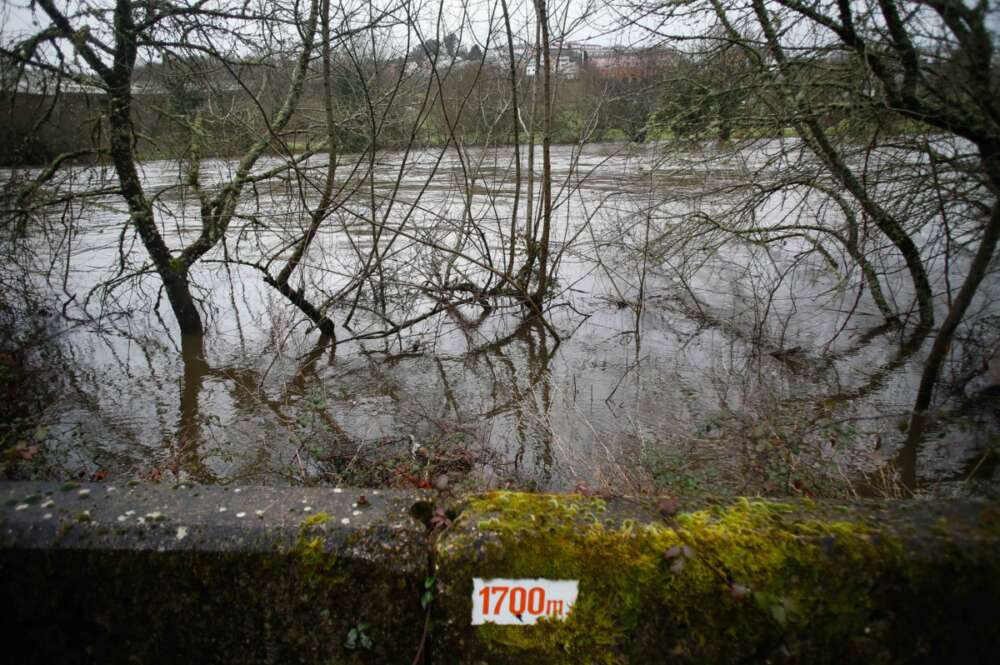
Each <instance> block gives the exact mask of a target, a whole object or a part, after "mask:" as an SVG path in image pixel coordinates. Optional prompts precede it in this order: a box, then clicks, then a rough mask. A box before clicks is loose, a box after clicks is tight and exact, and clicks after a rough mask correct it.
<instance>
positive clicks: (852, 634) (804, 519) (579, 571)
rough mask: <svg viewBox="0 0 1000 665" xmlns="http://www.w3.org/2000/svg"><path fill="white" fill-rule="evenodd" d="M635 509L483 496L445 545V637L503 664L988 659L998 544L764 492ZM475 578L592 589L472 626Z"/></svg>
mask: <svg viewBox="0 0 1000 665" xmlns="http://www.w3.org/2000/svg"><path fill="white" fill-rule="evenodd" d="M629 512H637V511H630V510H629V509H628V508H627V507H626V509H625V510H622V508H621V506H612V505H610V504H609V503H607V502H605V501H603V500H601V499H596V498H592V497H578V496H552V495H528V494H510V493H494V494H489V495H484V496H481V497H478V498H473V499H471V500H470V501H469V503H468V507H467V509H466V511H465V513H464V514H463V517H462V519H461V521H460V523H459V524H458V525H456V528H455V529H454V531H453V532H452V533H450V534H449V535H448V536H447V537H446V538H445V539H443V540H442V541H441V544H440V546H439V552H438V562H439V564H438V565H439V576H440V578H441V579H442V581H443V584H444V587H445V588H446V589H447V590H448V591H447V594H448V598H447V599H446V601H445V603H444V604H445V605H446V611H447V613H448V617H449V619H450V622H449V621H444V622H442V636H441V638H442V642H443V643H444V644H461V645H463V646H462V649H464V652H465V653H466V654H468V653H474V652H475V653H478V654H479V657H483V658H485V659H486V660H487V661H488V662H490V663H494V662H500V663H502V662H515V661H516V662H518V663H602V664H608V663H626V662H635V663H644V662H674V661H676V662H705V663H720V662H743V661H747V662H764V661H772V662H781V661H791V662H843V661H844V659H845V658H847V659H861V660H865V661H870V662H902V661H903V660H913V659H915V660H921V659H922V658H925V657H927V658H929V657H930V655H932V654H934V653H937V652H941V651H942V650H943V651H944V652H948V653H961V652H963V651H968V652H969V653H968V654H967V655H970V656H972V657H973V659H975V656H976V653H977V652H976V651H975V649H974V648H971V647H970V648H968V649H967V648H966V646H967V645H972V644H976V643H982V641H983V640H987V641H990V640H992V641H993V642H995V641H996V639H997V638H996V633H995V631H994V632H993V633H992V634H989V626H990V623H991V622H994V625H995V622H996V618H997V616H998V614H997V611H996V610H995V609H994V608H993V607H992V604H991V603H990V602H989V601H990V600H991V599H992V600H995V599H997V598H1000V593H998V592H1000V589H998V583H997V575H996V573H997V572H1000V571H997V570H996V569H997V564H996V561H995V557H992V556H987V557H985V558H983V557H981V556H978V555H977V552H979V553H981V550H978V549H975V548H973V549H974V550H975V551H972V550H968V549H967V550H966V551H961V550H960V549H956V548H952V547H950V546H949V545H947V543H944V544H942V543H940V542H937V543H933V548H932V551H930V553H931V556H930V557H927V556H924V555H925V554H927V553H928V551H922V548H926V547H928V546H930V545H931V543H929V542H928V541H926V540H923V541H921V540H920V539H916V540H914V538H915V535H914V534H916V533H918V532H920V530H919V529H917V530H914V531H913V532H912V533H910V531H911V529H910V527H906V528H902V529H900V530H898V531H896V530H890V529H887V528H884V527H883V526H882V525H880V524H879V517H878V513H877V512H868V511H864V510H862V511H843V512H842V513H841V514H833V515H831V513H830V512H829V511H825V510H824V511H821V510H819V509H816V508H815V507H813V506H810V505H809V504H807V503H798V504H795V505H790V504H781V503H774V502H768V501H761V500H740V501H738V502H736V503H733V504H731V505H726V506H721V507H714V508H710V509H706V510H699V511H695V512H689V513H683V514H680V515H678V516H677V517H676V518H675V519H671V520H670V521H669V523H666V522H663V521H655V520H654V521H647V520H644V519H643V520H637V519H634V518H630V517H629V516H628V514H629ZM981 535H982V536H983V538H984V539H985V540H991V542H993V543H996V540H997V539H996V533H995V531H993V530H990V532H984V533H983V534H981ZM973 540H975V539H973ZM921 543H922V544H921ZM942 568H943V570H942ZM942 575H945V576H946V577H942ZM473 577H483V578H490V577H505V578H533V577H545V578H551V579H578V580H579V581H580V594H579V598H578V601H577V603H576V606H575V607H574V609H573V612H572V614H571V615H570V617H569V618H568V619H567V620H565V621H557V620H556V621H541V622H539V623H538V624H536V625H534V626H498V625H492V624H488V625H485V626H480V627H475V628H470V627H467V626H468V619H467V617H468V616H469V615H470V612H471V598H470V597H471V579H472V578H473ZM945 579H946V580H948V581H947V582H946V583H944V582H943V580H945ZM962 582H964V583H966V586H965V587H963V586H962V584H961V583H962ZM914 602H917V603H919V606H926V613H925V614H923V615H921V611H923V610H922V608H921V607H917V610H918V611H916V612H915V611H913V610H914V607H915V606H914ZM942 615H945V616H942ZM456 616H457V617H460V619H459V620H458V621H455V620H454V619H453V618H452V617H456ZM931 617H936V619H935V620H933V621H931V620H929V619H930V618H931ZM958 617H963V618H961V619H959V618H958ZM462 619H464V620H465V626H466V627H464V628H463V626H462V625H461V620H462ZM977 631H979V632H978V633H977ZM963 639H965V640H966V642H967V645H963V644H962V642H961V640H963ZM446 662H447V661H446Z"/></svg>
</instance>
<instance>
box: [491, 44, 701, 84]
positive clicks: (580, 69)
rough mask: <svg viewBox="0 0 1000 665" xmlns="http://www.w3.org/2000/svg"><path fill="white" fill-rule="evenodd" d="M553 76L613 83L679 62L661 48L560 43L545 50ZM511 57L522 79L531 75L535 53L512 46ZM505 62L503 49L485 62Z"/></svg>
mask: <svg viewBox="0 0 1000 665" xmlns="http://www.w3.org/2000/svg"><path fill="white" fill-rule="evenodd" d="M549 54H550V57H551V58H552V62H553V67H552V71H553V74H554V75H555V76H557V77H559V78H564V79H575V78H578V77H580V76H581V75H583V74H584V73H585V72H590V73H592V74H593V75H595V76H597V77H598V78H602V79H613V80H633V79H641V78H645V77H647V76H650V75H651V74H654V73H656V72H657V71H662V70H664V69H668V68H670V67H672V66H674V65H675V64H677V62H678V61H679V60H680V59H681V55H680V53H679V52H677V51H674V50H672V49H665V48H630V47H619V46H597V45H593V44H584V43H579V42H563V43H561V44H552V45H551V46H550V47H549ZM514 58H515V60H517V62H518V64H519V66H520V67H521V68H522V69H523V71H524V73H525V75H526V76H529V77H531V76H535V53H534V48H533V47H532V46H525V45H521V46H518V47H515V50H514ZM507 60H508V49H507V48H505V47H501V48H496V49H491V50H490V52H489V53H488V54H487V61H491V62H503V63H506V62H507Z"/></svg>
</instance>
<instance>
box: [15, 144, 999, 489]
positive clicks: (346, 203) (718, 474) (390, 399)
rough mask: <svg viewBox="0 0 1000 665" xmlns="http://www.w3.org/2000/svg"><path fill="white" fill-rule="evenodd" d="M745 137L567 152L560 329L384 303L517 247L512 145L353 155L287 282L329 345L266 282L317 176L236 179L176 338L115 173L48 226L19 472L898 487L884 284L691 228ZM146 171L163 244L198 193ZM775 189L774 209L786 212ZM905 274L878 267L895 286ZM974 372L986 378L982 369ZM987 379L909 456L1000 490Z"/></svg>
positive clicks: (939, 473) (220, 478) (563, 156)
mask: <svg viewBox="0 0 1000 665" xmlns="http://www.w3.org/2000/svg"><path fill="white" fill-rule="evenodd" d="M757 150H758V152H760V153H761V154H759V155H758V154H750V155H749V156H748V155H747V154H741V155H734V156H733V158H732V159H729V160H727V159H715V160H712V161H707V160H705V159H704V158H703V155H699V156H697V157H695V156H692V155H686V154H684V153H676V152H675V153H672V154H671V155H669V156H664V154H663V151H662V150H660V149H659V148H658V147H657V146H655V145H649V146H621V145H596V146H587V147H585V148H584V149H583V150H582V152H581V151H580V150H579V149H578V148H577V149H574V148H573V147H569V146H560V147H557V148H554V149H553V160H554V183H555V184H554V187H553V191H554V197H555V204H556V207H555V211H554V215H553V222H554V228H553V239H554V243H553V250H552V252H553V255H554V256H556V257H557V259H558V262H557V269H556V273H555V274H556V284H555V285H554V287H553V289H552V298H551V299H550V300H549V308H548V310H547V311H546V318H547V320H548V322H549V323H550V325H551V328H548V327H546V326H545V325H542V323H541V322H539V320H538V319H537V318H530V317H526V315H525V312H524V311H523V310H522V307H521V306H520V305H519V304H518V303H517V302H515V301H514V300H513V299H510V298H507V299H504V298H494V299H491V302H490V307H489V308H483V307H481V306H479V305H476V304H471V305H468V304H466V305H461V306H457V307H454V308H452V309H451V310H448V311H444V312H441V313H439V314H436V315H434V316H430V317H428V318H426V319H425V320H422V321H420V322H419V323H418V324H417V325H414V326H413V327H410V328H407V329H405V330H401V331H398V332H393V333H392V334H385V331H386V330H387V329H391V328H392V325H391V323H392V322H398V321H401V320H405V319H408V318H414V317H416V316H418V315H419V314H420V313H422V312H429V311H430V310H431V309H432V308H434V307H435V306H439V305H441V301H440V300H435V299H434V298H432V297H430V296H429V295H428V291H429V290H428V289H427V285H428V284H431V283H440V281H441V279H442V275H446V274H447V275H448V279H451V280H452V281H453V282H454V281H456V280H459V279H464V280H468V281H471V282H479V283H481V282H483V281H484V280H485V279H486V276H488V274H489V269H488V268H486V267H484V266H490V265H492V266H494V267H495V266H501V267H502V266H503V265H504V264H505V262H506V259H507V255H506V252H507V245H508V243H509V238H508V235H507V233H508V227H509V223H510V217H511V213H512V206H513V205H514V202H513V198H514V186H513V184H512V178H513V176H512V169H511V167H510V160H511V158H512V152H511V151H510V150H501V151H498V152H488V153H487V152H477V151H475V150H468V151H464V152H463V153H462V154H461V155H459V154H458V153H456V152H455V151H454V150H448V151H443V152H433V151H427V152H424V153H420V154H418V155H406V156H404V155H402V154H395V153H389V154H386V155H383V156H380V158H379V160H378V162H377V163H374V164H373V163H369V162H367V161H366V160H367V158H366V157H365V156H349V157H342V158H341V161H342V163H341V164H340V165H339V166H338V174H339V176H338V183H339V184H340V185H341V190H340V193H339V196H338V198H337V201H338V207H337V209H336V211H335V212H334V214H333V215H332V216H331V217H330V219H329V220H328V222H327V223H325V224H324V225H323V226H322V227H321V230H320V233H319V235H318V237H317V240H316V242H315V243H314V245H313V247H312V249H311V250H310V252H309V254H308V256H307V257H306V260H305V262H304V265H303V268H302V269H301V270H300V271H299V272H297V273H296V274H295V275H293V278H292V281H291V283H292V285H293V286H294V287H295V288H302V289H303V292H305V293H308V294H311V297H312V298H313V301H314V302H316V303H322V304H325V305H329V310H328V311H329V312H330V314H331V318H332V319H333V320H334V322H335V323H336V324H337V326H338V335H337V336H338V339H340V340H347V339H348V338H359V337H360V338H361V339H354V341H341V342H340V343H338V344H336V346H334V345H331V344H330V343H329V340H325V339H320V337H319V334H318V332H316V331H315V330H313V329H312V328H311V326H310V325H309V322H308V320H306V319H305V318H304V317H303V316H302V315H301V314H300V313H299V312H298V311H297V310H296V309H295V308H294V307H292V306H291V305H290V304H288V303H287V302H286V301H285V300H284V299H283V298H282V297H281V296H280V295H279V294H278V293H277V292H275V291H274V290H272V289H271V288H270V287H268V286H267V285H266V284H265V283H264V282H263V281H262V280H261V278H260V276H261V272H260V266H262V265H263V266H264V267H268V268H269V269H270V270H271V271H272V274H273V273H275V272H277V271H278V270H279V269H280V265H281V262H280V260H281V259H282V258H283V257H286V256H287V255H288V254H289V253H290V243H291V242H292V241H293V240H294V238H295V237H297V236H296V234H297V233H299V232H300V229H301V225H302V224H303V221H302V219H303V214H304V210H305V209H306V208H308V207H309V206H310V205H315V201H316V199H317V198H318V194H317V192H316V191H314V189H310V188H309V187H308V186H303V185H302V182H303V180H302V179H301V178H298V179H293V178H287V177H284V176H283V175H282V176H278V177H274V178H270V179H264V180H261V181H260V182H258V183H256V185H255V186H254V187H253V188H248V191H247V193H246V194H245V197H244V198H245V202H244V203H243V204H242V207H241V209H240V214H239V216H238V218H237V220H235V221H234V223H233V227H232V228H231V229H230V232H229V234H228V235H227V239H226V242H225V244H224V246H219V247H218V248H217V249H216V250H213V252H211V253H210V254H209V255H207V257H206V260H205V261H203V262H201V263H200V264H198V265H196V266H195V268H194V269H193V271H192V275H191V282H192V283H193V284H195V285H196V287H197V288H196V296H197V297H198V298H199V299H200V305H201V307H202V311H203V312H204V313H205V318H206V321H207V324H208V325H207V328H208V332H207V335H206V336H205V338H204V340H199V339H181V338H180V337H179V336H178V335H177V333H176V325H175V323H174V321H173V317H172V314H171V312H170V308H169V307H168V306H167V304H166V299H165V298H163V299H162V301H161V302H159V303H158V299H160V295H159V291H158V290H159V286H160V282H159V279H158V278H157V277H156V276H155V274H152V275H151V274H149V271H148V269H147V268H148V266H146V261H147V255H146V253H145V250H144V248H143V247H142V245H141V244H140V243H139V242H138V240H137V239H135V238H134V237H133V236H132V234H131V232H129V233H126V234H123V233H122V227H123V223H124V221H125V220H126V219H127V214H126V213H125V211H124V204H123V202H122V201H121V199H120V198H119V197H117V196H115V195H114V194H103V195H94V196H92V197H89V198H87V199H85V200H83V201H80V202H76V203H73V204H71V205H68V206H66V207H65V209H64V211H63V213H62V215H61V216H60V215H54V216H53V217H52V218H51V219H49V220H48V225H49V230H48V231H47V232H45V233H42V232H38V233H36V234H35V235H34V236H33V237H32V243H33V244H32V247H33V251H34V252H35V255H34V257H33V259H32V261H31V262H30V266H31V268H30V269H31V271H32V284H33V285H34V286H35V287H36V288H38V289H39V290H40V291H41V292H43V293H45V294H47V295H46V302H47V303H48V305H47V307H48V309H49V310H50V312H49V314H48V316H47V317H45V319H44V321H45V323H44V326H45V330H46V331H47V336H48V338H49V342H47V346H46V348H48V351H46V355H45V360H44V362H43V363H42V364H43V365H44V367H45V368H46V372H47V373H48V374H47V376H48V377H49V381H50V384H49V386H50V387H49V388H48V391H49V392H48V398H47V400H46V404H47V405H46V406H45V408H44V409H43V410H42V412H41V413H40V414H38V415H37V419H36V422H35V423H33V425H34V426H35V430H34V431H35V434H34V439H33V440H32V441H29V442H28V443H31V445H32V446H33V447H32V450H33V451H35V452H32V454H31V455H27V456H22V457H24V459H20V460H18V462H17V463H16V464H13V465H8V468H7V471H8V474H9V475H15V476H16V475H41V476H54V477H62V478H69V477H81V476H82V477H90V478H106V479H111V480H114V479H128V478H144V479H153V480H162V481H164V482H172V481H178V480H186V481H194V482H200V483H240V484H251V483H253V484H303V483H305V484H344V485H368V486H371V485H376V486H409V485H421V484H424V485H426V484H427V483H433V482H435V481H437V482H438V483H439V484H440V483H441V482H442V481H441V480H440V479H441V478H442V477H443V476H446V477H447V479H448V481H447V482H448V483H449V485H450V486H451V487H459V488H464V487H507V486H510V487H530V488H537V489H551V490H572V489H585V490H588V491H601V492H603V491H610V492H623V493H639V492H654V491H657V492H664V491H665V492H675V493H690V492H706V493H715V492H740V493H750V494H752V493H758V492H759V493H766V494H771V495H781V494H808V495H824V494H833V495H842V494H847V493H851V492H858V493H868V492H872V491H875V492H880V491H883V492H888V493H891V492H893V491H894V489H893V487H894V485H893V482H892V478H891V475H892V472H891V471H890V470H889V467H888V463H889V462H890V461H891V460H892V459H893V458H894V457H895V456H896V452H897V450H898V449H899V447H900V446H901V445H902V443H903V440H904V438H905V434H904V433H903V430H904V429H905V423H906V421H907V418H908V413H909V408H910V405H911V403H912V399H913V396H914V392H915V386H916V382H917V380H918V379H919V375H920V367H921V360H922V358H923V355H924V353H925V352H926V348H925V349H920V350H917V351H915V352H913V353H912V354H909V355H906V354H901V353H900V336H899V333H898V331H893V330H888V329H883V328H881V327H880V324H881V319H880V317H879V316H878V310H877V309H876V308H875V306H874V305H873V304H872V303H871V301H870V297H869V296H868V294H867V293H866V292H863V291H862V290H859V289H858V288H857V283H856V282H852V281H851V279H845V277H844V276H843V275H841V274H839V273H838V272H837V271H835V270H832V269H831V268H830V266H829V265H828V263H829V261H828V260H827V259H826V258H824V256H823V255H822V254H821V253H817V252H813V253H809V252H806V251H804V246H803V243H802V241H801V240H795V239H790V240H788V241H787V242H780V243H771V244H769V245H768V246H767V247H766V248H762V247H761V246H758V245H754V244H752V243H741V242H735V241H728V242H719V241H717V239H715V236H711V237H709V236H707V235H705V236H702V235H700V234H699V233H697V232H694V231H692V232H691V234H689V235H688V236H682V235H679V232H678V229H679V227H678V224H679V222H678V220H679V219H681V218H684V216H685V215H690V213H692V211H699V210H703V211H708V212H710V211H713V210H717V209H719V208H720V207H724V206H725V205H726V194H725V193H724V190H725V187H724V186H725V185H726V184H727V183H739V182H740V180H741V178H744V177H745V174H746V172H747V170H748V169H750V170H753V169H755V168H757V166H755V165H760V164H763V163H764V161H765V160H764V153H766V149H757ZM460 157H461V158H460ZM536 159H537V160H538V161H537V162H536V164H538V165H537V166H536V170H537V171H540V157H539V156H537V155H536ZM325 160H326V156H316V157H313V158H312V159H311V160H310V161H309V162H307V163H305V164H304V165H302V168H308V167H309V166H310V165H313V166H315V165H322V164H323V163H325ZM278 163H279V162H278V160H276V159H274V160H272V161H271V162H270V165H271V166H273V165H275V164H278ZM233 168H234V166H233V165H232V164H230V163H227V162H225V161H216V162H210V163H207V164H206V165H204V166H203V175H204V177H205V178H207V179H212V178H214V179H215V180H216V181H222V180H224V179H225V178H226V176H227V174H228V173H230V172H231V171H232V169H233ZM267 168H269V164H264V165H262V166H260V167H258V170H261V171H263V170H266V169H267ZM761 168H763V166H761ZM366 173H369V176H366V175H365V174H366ZM371 174H373V175H371ZM71 175H72V178H73V182H67V183H65V185H66V186H67V187H71V188H76V189H77V190H82V189H84V188H94V187H98V186H107V185H108V184H109V183H110V182H111V181H110V180H109V178H110V176H111V175H112V174H111V173H110V172H103V171H102V170H101V169H96V168H83V167H80V168H76V169H74V170H73V171H72V172H71ZM142 175H143V178H144V181H145V186H146V188H147V190H148V192H149V193H150V195H151V196H155V197H156V205H157V214H158V221H159V223H160V224H161V228H162V229H163V233H164V235H165V238H166V239H167V242H168V244H169V245H170V246H171V247H174V248H179V247H180V246H182V245H183V244H184V243H185V242H190V241H191V240H192V239H193V238H194V237H195V236H196V234H197V232H198V231H199V217H198V209H199V204H198V200H197V198H196V197H195V196H194V194H193V193H192V192H190V191H188V190H187V189H186V188H185V187H184V186H183V175H182V174H181V173H180V172H179V167H178V165H177V164H176V163H172V162H148V163H145V164H144V165H143V174H142ZM305 180H306V182H308V178H306V179H305ZM251 190H252V191H251ZM527 196H528V190H527V187H524V188H522V191H521V195H520V200H519V214H520V216H521V223H522V224H523V216H524V209H525V205H526V202H527ZM533 199H534V200H533V205H534V206H535V210H536V211H537V205H538V194H537V192H535V193H533ZM765 212H766V214H768V215H772V216H773V217H774V219H776V220H779V219H782V215H783V214H784V213H785V209H784V208H783V204H782V203H775V204H773V205H771V206H770V208H768V209H767V210H766V211H765ZM378 220H381V221H380V222H379V223H378V224H376V223H373V222H375V221H378ZM68 229H72V232H68ZM400 229H402V234H401V235H399V236H398V237H397V238H396V239H395V240H394V241H392V242H391V243H390V238H391V237H393V231H398V230H400ZM681 237H684V242H683V246H682V244H681V243H680V242H679V240H678V239H679V238H681ZM522 240H523V239H522ZM375 243H378V244H379V245H378V246H379V247H380V250H379V251H380V252H381V253H382V254H383V262H382V267H381V270H382V274H381V275H380V276H379V279H380V281H379V283H380V284H381V285H382V287H383V288H384V290H383V291H382V294H383V295H384V296H385V308H384V309H383V308H382V307H381V303H380V302H379V298H380V294H379V292H378V289H377V288H376V287H375V286H371V287H369V286H365V287H362V288H361V289H360V290H359V291H354V292H352V293H351V296H350V297H348V298H339V299H338V297H337V296H338V293H340V292H341V290H342V289H343V288H344V287H345V286H347V285H349V284H350V283H351V280H352V279H354V277H355V276H356V275H357V272H358V269H359V265H361V260H362V258H363V257H365V256H367V255H368V252H369V251H370V250H371V248H372V247H373V246H374V244H375ZM522 246H523V243H521V242H520V241H519V248H520V247H522ZM275 257H277V258H275ZM269 259H274V260H275V261H276V263H274V264H267V261H268V260H269ZM25 265H28V264H27V263H26V264H25ZM891 268H892V267H891V266H883V269H884V271H885V274H886V279H885V283H886V288H887V289H888V290H889V291H890V292H891V294H892V296H893V297H894V298H895V299H896V300H897V301H899V302H904V301H906V299H907V297H908V296H907V290H906V285H905V283H904V280H903V278H902V275H901V274H900V273H899V272H898V271H895V272H894V271H893V270H892V269H891ZM372 284H374V282H372ZM102 285H103V286H107V285H112V286H113V288H103V286H102ZM355 294H358V297H357V299H356V300H355ZM157 304H158V305H159V306H158V308H157ZM354 307H356V312H355V313H354V316H353V317H352V320H351V324H350V327H349V328H346V327H343V324H344V321H345V319H346V317H347V315H348V313H349V312H350V311H351V309H352V308H354ZM59 312H64V313H65V314H66V317H68V318H63V317H62V316H61V315H59ZM554 333H555V334H554ZM556 335H558V338H557V337H556ZM366 336H367V338H365V337H366ZM39 362H42V361H39ZM979 382H980V383H979V384H975V385H974V386H973V388H977V387H978V388H982V389H988V388H989V386H990V384H989V374H987V375H986V378H981V379H979ZM973 397H974V396H973V395H971V393H970V394H969V395H965V396H963V398H962V399H956V400H952V401H951V402H949V404H948V406H947V407H946V411H947V413H946V415H947V417H946V418H943V420H942V424H941V425H940V426H939V427H937V428H936V429H935V430H933V431H932V432H931V433H930V434H929V435H928V439H927V440H926V441H925V442H924V444H923V446H922V448H921V449H920V450H919V451H918V455H917V458H916V473H917V475H918V478H919V479H920V480H921V483H922V486H923V487H924V488H925V490H926V491H930V492H946V493H979V492H993V491H995V489H996V488H997V486H998V479H997V476H996V473H995V465H993V464H991V463H990V462H989V457H988V456H987V457H984V452H985V451H986V450H988V448H989V446H990V445H991V442H993V443H992V445H995V442H996V440H997V438H996V437H997V432H998V427H997V422H998V420H997V408H996V406H995V398H994V401H986V402H982V401H977V400H976V399H973Z"/></svg>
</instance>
